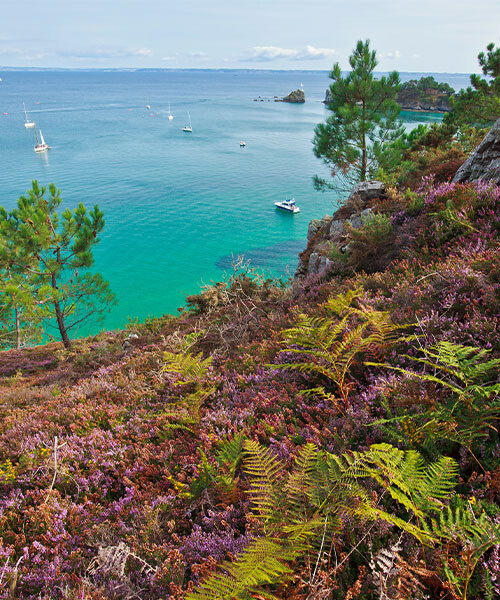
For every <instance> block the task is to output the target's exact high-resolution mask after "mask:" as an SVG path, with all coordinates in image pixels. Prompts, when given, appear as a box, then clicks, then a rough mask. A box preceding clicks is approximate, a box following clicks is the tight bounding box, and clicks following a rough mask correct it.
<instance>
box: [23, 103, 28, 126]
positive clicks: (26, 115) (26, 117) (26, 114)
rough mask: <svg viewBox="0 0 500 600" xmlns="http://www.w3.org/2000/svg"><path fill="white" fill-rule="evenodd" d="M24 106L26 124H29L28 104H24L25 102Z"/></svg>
mask: <svg viewBox="0 0 500 600" xmlns="http://www.w3.org/2000/svg"><path fill="white" fill-rule="evenodd" d="M23 106H24V118H25V120H26V123H27V122H28V113H27V112H26V104H24V102H23Z"/></svg>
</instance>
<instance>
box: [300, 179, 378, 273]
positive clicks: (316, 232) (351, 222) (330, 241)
mask: <svg viewBox="0 0 500 600" xmlns="http://www.w3.org/2000/svg"><path fill="white" fill-rule="evenodd" d="M384 196H385V186H384V184H383V183H382V182H381V181H364V182H362V183H358V184H357V185H356V186H354V188H353V190H352V192H351V194H350V196H349V198H348V199H347V200H346V202H345V203H344V204H343V205H342V206H341V207H340V208H339V209H338V210H337V211H336V212H335V213H334V214H333V215H325V216H324V217H323V218H322V219H314V220H312V221H311V222H310V223H309V228H308V231H307V248H306V249H305V250H304V252H302V253H301V254H300V255H299V265H298V267H297V271H296V273H295V278H296V279H304V278H305V277H308V276H310V275H318V274H321V273H323V272H325V271H326V270H327V269H328V267H329V265H330V264H331V262H332V260H331V256H332V252H333V251H334V250H336V251H337V252H341V253H346V252H347V251H348V247H347V244H348V240H347V235H346V233H347V228H348V227H349V226H350V227H351V228H354V229H358V228H359V227H361V225H362V223H363V219H364V218H365V217H367V216H369V215H370V214H371V212H372V209H371V207H370V204H371V203H372V201H373V200H375V199H378V198H381V197H384Z"/></svg>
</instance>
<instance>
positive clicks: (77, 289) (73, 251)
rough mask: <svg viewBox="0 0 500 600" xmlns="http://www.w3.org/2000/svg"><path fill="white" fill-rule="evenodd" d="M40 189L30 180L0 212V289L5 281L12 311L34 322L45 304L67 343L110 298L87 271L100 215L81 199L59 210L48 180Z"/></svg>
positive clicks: (57, 193) (99, 279)
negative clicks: (11, 205) (11, 206)
mask: <svg viewBox="0 0 500 600" xmlns="http://www.w3.org/2000/svg"><path fill="white" fill-rule="evenodd" d="M46 192H47V190H46V188H45V187H40V186H39V185H38V183H37V182H36V181H33V184H32V188H31V190H29V191H28V193H27V195H25V196H21V197H20V198H19V200H18V202H17V207H16V208H15V209H14V210H12V211H11V212H10V213H7V212H6V211H5V210H4V209H2V210H1V211H0V233H1V234H2V240H3V241H2V244H1V247H0V273H1V276H2V282H3V287H4V293H7V295H9V293H8V292H6V291H5V290H6V286H5V282H6V281H9V283H10V286H11V287H10V289H11V292H10V303H11V307H12V309H13V312H14V316H18V315H19V311H21V313H23V315H25V316H27V317H28V321H29V320H30V319H31V320H33V321H34V324H35V326H37V325H38V324H39V322H40V320H41V319H42V318H44V317H46V316H47V315H46V312H47V311H46V309H47V307H48V306H49V305H50V306H51V307H52V310H51V316H52V318H53V319H55V321H56V323H57V328H58V330H59V333H60V336H61V339H62V341H63V342H64V345H65V346H66V348H69V347H71V341H70V338H69V332H70V331H71V330H73V329H76V328H77V327H79V326H80V325H81V324H82V323H83V322H85V321H87V320H88V319H90V318H91V317H92V318H97V319H98V320H99V319H102V318H103V317H104V314H105V313H106V311H107V310H109V307H110V306H111V305H112V304H113V303H114V302H115V299H114V296H113V294H112V293H111V292H110V291H109V286H108V283H107V282H106V281H104V280H103V278H102V277H101V276H100V275H99V274H98V273H96V274H92V273H90V272H89V271H88V269H89V268H90V267H91V266H92V264H93V256H92V248H93V246H94V245H95V244H97V243H98V241H99V239H98V237H97V236H98V234H99V233H100V232H101V231H102V229H103V227H104V218H103V213H102V212H101V211H100V210H99V208H98V207H97V206H95V207H94V208H93V209H92V210H91V211H89V212H87V209H86V208H85V206H84V205H83V204H82V203H80V204H79V205H78V206H77V208H75V209H74V210H73V211H70V210H69V209H66V210H64V211H63V212H62V213H59V212H58V209H59V206H60V204H61V195H60V191H59V190H57V189H56V187H55V186H54V185H53V184H51V185H50V186H49V194H48V195H47V194H46ZM12 286H14V288H13V287H12ZM16 310H17V315H16ZM49 323H50V322H49ZM49 323H47V324H49ZM16 328H17V329H19V327H18V326H17V325H16ZM18 338H19V334H18Z"/></svg>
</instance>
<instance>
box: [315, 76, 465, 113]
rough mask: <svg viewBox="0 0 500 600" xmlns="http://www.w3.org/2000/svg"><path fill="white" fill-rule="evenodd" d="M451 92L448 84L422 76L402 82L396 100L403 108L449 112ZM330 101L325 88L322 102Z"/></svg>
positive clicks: (452, 92)
mask: <svg viewBox="0 0 500 600" xmlns="http://www.w3.org/2000/svg"><path fill="white" fill-rule="evenodd" d="M453 94H454V90H453V88H451V87H450V86H449V85H448V84H446V83H439V82H437V81H436V80H435V79H434V78H433V77H422V78H421V79H419V80H416V79H412V80H410V81H407V82H405V83H403V84H402V85H401V89H400V91H399V93H398V96H397V98H396V101H397V102H398V104H399V105H400V106H401V108H402V109H403V110H416V111H425V112H449V111H450V110H451V102H450V98H451V97H452V96H453ZM331 101H332V97H331V93H330V89H327V90H326V93H325V99H324V103H325V104H328V103H329V102H331Z"/></svg>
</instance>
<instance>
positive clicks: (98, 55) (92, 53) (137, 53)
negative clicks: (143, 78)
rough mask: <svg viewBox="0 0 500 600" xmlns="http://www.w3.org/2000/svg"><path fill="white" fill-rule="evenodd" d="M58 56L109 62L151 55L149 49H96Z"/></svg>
mask: <svg viewBox="0 0 500 600" xmlns="http://www.w3.org/2000/svg"><path fill="white" fill-rule="evenodd" d="M56 54H57V55H58V56H63V57H65V58H71V59H74V60H85V59H88V58H91V59H94V60H109V59H112V58H147V57H148V56H152V55H153V51H152V50H151V49H150V48H97V49H96V50H87V49H83V50H64V51H60V52H56Z"/></svg>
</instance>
